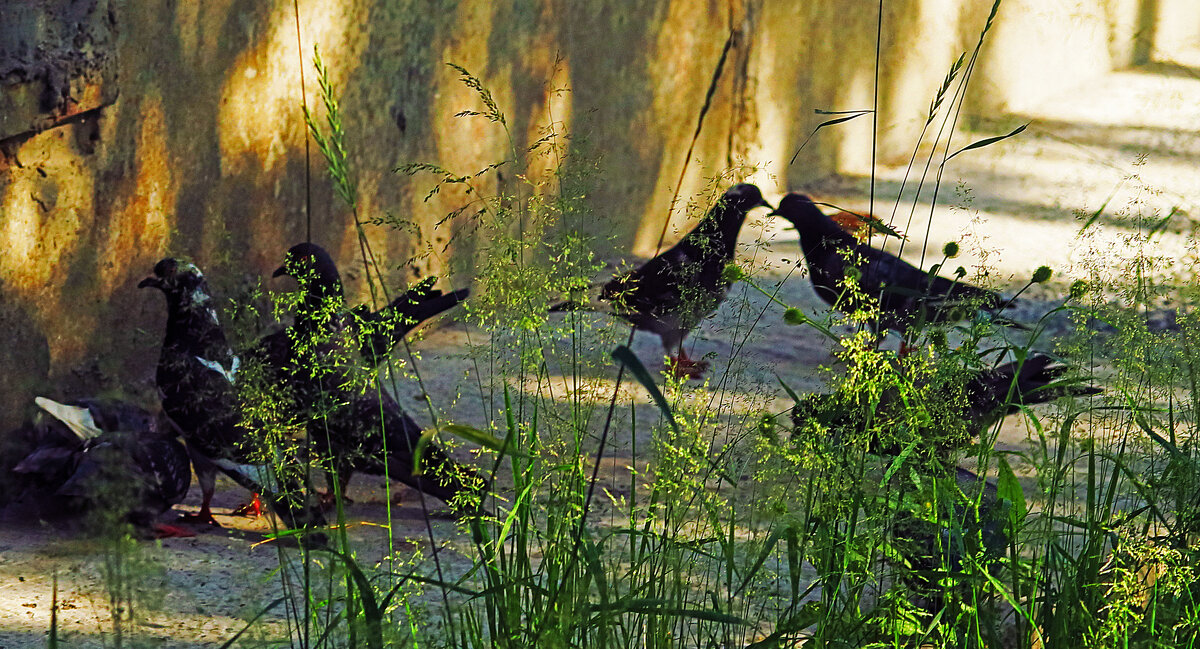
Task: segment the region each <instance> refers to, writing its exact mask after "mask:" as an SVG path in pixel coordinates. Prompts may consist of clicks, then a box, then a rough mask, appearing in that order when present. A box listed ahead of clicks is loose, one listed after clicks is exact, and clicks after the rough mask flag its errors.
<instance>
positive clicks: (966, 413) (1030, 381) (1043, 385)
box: [791, 353, 1101, 455]
mask: <svg viewBox="0 0 1200 649" xmlns="http://www.w3.org/2000/svg"><path fill="white" fill-rule="evenodd" d="M1068 369H1069V368H1068V367H1067V366H1066V365H1064V364H1062V363H1058V362H1056V361H1055V359H1054V358H1053V357H1051V356H1049V355H1047V354H1040V353H1035V354H1032V355H1030V356H1028V357H1026V358H1025V359H1024V360H1023V361H1021V360H1017V361H1013V362H1010V363H1006V364H1004V365H1001V366H999V367H995V368H992V369H989V370H983V371H980V372H977V373H974V374H973V375H959V376H958V377H956V378H952V379H947V380H943V381H942V382H940V383H939V384H935V385H930V384H926V385H925V386H919V387H918V389H917V392H916V393H915V395H916V396H915V398H923V400H924V404H925V406H926V407H927V408H929V409H935V410H938V412H939V415H938V419H941V420H942V421H943V422H944V423H946V424H954V423H956V422H961V425H962V429H961V432H962V434H963V436H964V437H966V438H976V437H978V436H979V435H980V434H981V433H982V432H983V431H985V430H987V429H988V428H990V427H991V426H992V425H994V424H995V423H996V422H997V421H999V420H1000V419H1001V418H1003V417H1006V416H1008V415H1010V414H1013V413H1015V412H1017V411H1019V410H1020V409H1021V408H1022V407H1023V406H1029V405H1034V404H1039V403H1048V402H1050V401H1054V400H1055V399H1058V398H1059V397H1063V396H1070V397H1082V396H1088V395H1092V394H1098V393H1100V392H1101V390H1100V389H1099V388H1097V387H1094V386H1088V385H1080V384H1079V382H1077V381H1072V380H1070V379H1067V378H1065V376H1064V375H1065V374H1066V372H1067V371H1068ZM909 398H914V397H912V396H910V397H909ZM912 406H913V404H911V403H909V402H908V401H907V400H906V399H901V398H900V395H899V393H898V391H897V390H896V389H895V388H889V389H887V390H885V391H884V392H883V393H882V394H880V395H879V397H878V400H877V401H874V402H873V403H870V404H858V403H846V401H845V400H844V399H843V398H841V397H840V396H839V395H836V394H811V395H808V396H806V397H804V398H802V399H801V400H800V402H798V403H797V404H796V406H795V407H794V408H792V413H791V416H792V425H793V429H794V430H795V431H797V432H798V431H800V430H801V429H803V428H804V427H805V426H806V425H808V424H809V423H817V424H819V425H820V426H821V427H823V428H825V429H827V430H829V431H830V433H831V434H832V435H834V436H835V439H837V438H843V439H844V438H845V437H847V436H850V435H853V434H855V433H856V432H861V431H862V430H863V429H864V427H867V426H871V427H872V428H875V429H876V430H880V429H881V428H888V427H889V424H888V422H890V421H893V420H903V419H904V415H905V414H906V413H907V412H910V410H906V409H911V408H912ZM868 420H869V421H868ZM935 423H936V422H935ZM869 448H870V450H871V451H872V452H877V453H882V454H885V455H895V454H898V453H899V452H900V448H899V447H898V446H897V445H896V444H895V443H887V442H881V441H880V440H878V439H875V438H872V439H871V440H870V446H869Z"/></svg>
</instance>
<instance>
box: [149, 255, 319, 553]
mask: <svg viewBox="0 0 1200 649" xmlns="http://www.w3.org/2000/svg"><path fill="white" fill-rule="evenodd" d="M138 287H139V288H146V287H154V288H157V289H159V290H160V291H162V293H163V295H165V296H166V299H167V331H166V335H165V336H164V338H163V344H162V352H161V354H160V355H159V361H158V368H157V370H156V372H155V381H156V383H157V384H158V391H159V396H160V397H161V398H162V406H163V412H165V413H166V414H167V416H168V417H169V418H170V419H171V421H172V422H174V424H175V425H176V426H177V427H178V429H179V432H180V433H181V435H182V436H183V438H184V441H186V442H187V445H188V452H189V454H190V455H191V456H192V461H193V466H194V467H195V469H196V476H197V478H198V479H199V482H200V488H201V493H202V503H201V510H200V513H199V514H198V516H197V518H198V519H200V520H202V521H205V522H209V523H212V524H215V521H213V519H212V513H211V511H210V509H209V505H210V503H211V501H212V496H213V491H214V489H215V480H216V474H217V472H218V471H221V472H224V473H225V474H226V475H228V476H229V477H230V478H232V479H233V480H234V481H235V482H237V483H238V484H240V485H241V486H243V487H245V488H247V489H249V490H250V491H252V492H254V493H262V494H264V495H265V496H266V497H267V501H268V504H269V505H270V507H271V509H272V510H273V511H274V512H275V513H276V514H277V515H278V516H279V517H280V518H281V519H282V520H283V522H284V524H285V525H287V526H288V527H291V528H301V527H310V526H319V525H323V524H324V517H323V516H322V515H321V513H320V511H319V509H318V508H317V507H316V506H315V503H308V502H305V497H304V494H305V493H306V492H307V490H306V489H303V488H302V484H301V483H302V482H303V477H302V475H301V474H302V473H303V471H302V466H303V463H302V462H301V460H300V458H299V457H298V456H296V455H295V454H294V452H292V451H291V449H274V450H282V453H279V454H278V463H279V465H280V467H281V468H283V469H284V472H285V473H288V474H291V475H301V477H285V478H284V479H283V480H281V481H280V482H281V484H280V488H279V489H278V491H277V493H270V492H268V491H266V489H265V487H267V486H269V484H264V483H270V482H271V481H272V480H271V478H272V476H271V475H270V473H271V471H270V469H269V468H268V467H266V466H264V465H263V464H262V458H263V457H265V456H266V451H267V450H268V449H261V450H257V451H256V448H255V446H256V442H258V441H260V440H257V439H256V437H255V436H254V435H252V434H251V433H250V431H248V430H247V429H246V428H245V427H244V426H243V425H242V417H241V414H240V412H239V409H238V401H237V394H236V393H235V391H234V379H235V377H236V375H237V373H238V370H239V367H240V360H239V359H238V358H237V357H236V356H234V354H233V351H232V350H231V349H230V347H229V345H228V343H227V342H226V340H225V333H224V331H223V330H222V328H221V323H220V320H219V318H218V317H217V311H216V308H215V306H214V304H213V299H212V296H211V294H210V293H209V290H208V284H207V282H206V281H205V279H204V275H203V274H202V273H201V272H200V269H199V268H196V266H194V265H193V264H190V263H185V262H181V261H178V260H175V259H171V258H167V259H163V260H162V261H160V262H158V264H156V265H155V266H154V275H153V276H152V277H148V278H146V279H144V280H142V281H141V283H139V284H138ZM313 538H314V539H316V538H317V537H316V536H314V537H313Z"/></svg>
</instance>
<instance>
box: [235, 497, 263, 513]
mask: <svg viewBox="0 0 1200 649" xmlns="http://www.w3.org/2000/svg"><path fill="white" fill-rule="evenodd" d="M230 514H231V515H233V516H245V517H246V518H258V517H260V516H262V515H263V504H262V499H261V498H259V497H258V494H254V498H253V499H251V500H250V502H248V503H246V504H245V505H242V506H241V507H238V508H237V509H235V510H233V511H232V512H230Z"/></svg>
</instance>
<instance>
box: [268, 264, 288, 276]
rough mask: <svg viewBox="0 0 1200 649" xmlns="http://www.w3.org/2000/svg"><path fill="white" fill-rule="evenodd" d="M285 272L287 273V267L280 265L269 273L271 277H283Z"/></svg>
mask: <svg viewBox="0 0 1200 649" xmlns="http://www.w3.org/2000/svg"><path fill="white" fill-rule="evenodd" d="M287 274H288V273H287V267H286V266H280V267H279V268H276V269H275V272H273V273H271V277H283V276H284V275H287Z"/></svg>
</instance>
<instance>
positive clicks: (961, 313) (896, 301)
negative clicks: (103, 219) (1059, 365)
mask: <svg viewBox="0 0 1200 649" xmlns="http://www.w3.org/2000/svg"><path fill="white" fill-rule="evenodd" d="M774 213H775V214H777V215H779V216H782V217H783V218H785V219H787V220H788V221H789V222H791V224H792V225H793V226H795V227H796V230H797V231H798V232H799V233H800V247H801V249H803V251H804V258H805V260H806V261H807V263H808V272H809V276H810V277H811V279H812V283H813V288H814V289H815V290H816V292H817V295H819V296H820V297H821V299H822V300H824V301H825V302H826V303H827V304H829V305H830V306H832V307H833V308H835V309H837V310H839V311H842V312H843V313H853V312H854V311H857V310H859V309H861V308H863V307H864V306H865V304H863V302H862V301H861V300H859V299H856V298H855V296H854V295H853V294H852V292H849V291H846V290H845V280H846V277H847V275H848V274H855V275H857V281H858V286H859V288H860V291H861V294H862V295H864V296H866V297H867V298H869V299H878V301H879V320H878V323H877V324H878V326H880V327H881V328H883V329H891V330H892V331H896V332H897V333H899V334H901V335H905V334H906V332H907V331H908V330H909V328H910V327H913V326H920V325H923V324H926V323H934V322H947V321H953V320H959V319H962V318H964V317H967V316H969V315H970V314H972V313H974V312H976V311H979V310H982V311H986V312H989V313H991V314H993V315H996V314H997V312H998V311H1000V310H1001V309H1002V307H1003V306H1005V301H1004V298H1003V297H1001V295H1000V294H999V293H996V292H994V291H989V290H986V289H982V288H979V287H977V286H972V285H970V284H964V283H963V282H958V281H952V280H948V279H946V278H944V277H938V276H936V275H931V274H930V273H927V272H925V271H922V270H920V269H918V268H916V267H915V266H913V265H912V264H909V263H908V262H906V261H904V260H903V259H900V258H899V257H897V256H895V255H892V254H890V253H887V252H884V251H882V250H878V249H876V248H872V247H871V246H869V245H867V244H865V243H860V242H859V241H858V240H857V239H856V238H855V236H854V235H852V234H850V233H847V232H846V231H845V230H844V229H843V228H842V227H841V226H840V225H838V223H837V222H835V221H834V219H833V218H832V217H830V216H828V215H826V214H825V213H824V212H822V211H821V210H820V209H818V208H817V206H816V205H814V204H813V202H812V199H810V198H809V197H807V196H805V195H803V194H797V193H791V194H788V195H787V196H785V197H783V199H782V200H781V201H780V202H779V209H778V210H776V211H775V212H774ZM850 269H855V270H856V271H857V272H856V273H847V271H848V270H850ZM995 321H996V322H998V323H1000V324H1006V325H1011V326H1016V327H1021V325H1019V324H1017V323H1014V322H1012V321H1011V320H1007V319H1005V318H1002V317H999V316H996V318H995Z"/></svg>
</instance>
